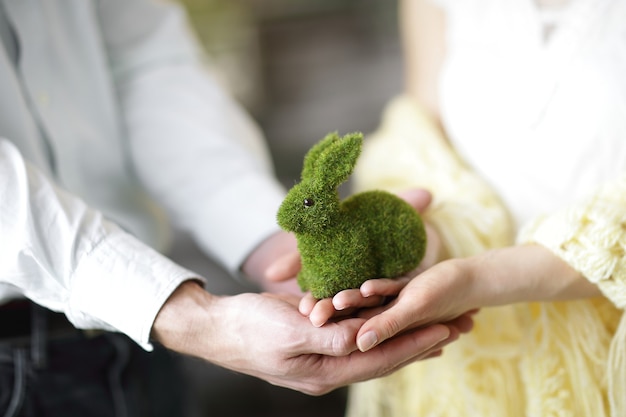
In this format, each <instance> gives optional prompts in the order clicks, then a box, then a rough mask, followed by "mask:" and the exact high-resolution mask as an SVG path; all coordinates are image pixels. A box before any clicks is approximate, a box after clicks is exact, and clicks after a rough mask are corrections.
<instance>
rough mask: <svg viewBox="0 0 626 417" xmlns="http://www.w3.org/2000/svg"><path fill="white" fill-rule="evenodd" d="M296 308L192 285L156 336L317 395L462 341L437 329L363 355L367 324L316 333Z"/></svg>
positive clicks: (176, 296)
mask: <svg viewBox="0 0 626 417" xmlns="http://www.w3.org/2000/svg"><path fill="white" fill-rule="evenodd" d="M297 303H298V298H297V297H295V296H290V295H285V296H277V295H270V294H250V293H248V294H241V295H237V296H231V297H218V296H214V295H211V294H208V293H207V292H206V291H204V289H203V288H202V287H201V286H200V285H198V284H197V283H196V282H193V281H188V282H185V283H183V284H182V285H181V286H180V287H179V288H178V289H177V290H176V291H175V292H174V293H173V294H172V295H171V297H170V298H169V299H168V301H167V302H166V303H165V304H164V306H163V307H162V309H161V311H160V312H159V314H158V315H157V317H156V320H155V322H154V325H153V333H152V335H153V337H154V339H155V340H157V341H158V342H160V343H161V344H163V345H164V346H165V347H167V348H170V349H172V350H175V351H178V352H180V353H183V354H187V355H192V356H196V357H199V358H203V359H205V360H207V361H209V362H211V363H214V364H216V365H219V366H222V367H224V368H227V369H231V370H234V371H237V372H242V373H245V374H249V375H253V376H256V377H258V378H261V379H264V380H266V381H268V382H270V383H272V384H275V385H279V386H283V387H288V388H292V389H295V390H298V391H302V392H305V393H308V394H313V395H321V394H324V393H327V392H329V391H331V390H333V389H335V388H338V387H340V386H344V385H348V384H351V383H353V382H357V381H363V380H366V379H370V378H375V377H380V376H383V375H387V374H389V373H391V372H393V371H394V370H396V369H398V368H399V367H401V366H404V365H406V364H408V363H411V362H413V361H416V360H420V359H425V358H428V357H432V356H437V355H438V354H439V353H440V351H441V348H442V347H443V346H445V345H446V344H448V343H450V342H451V341H453V340H454V339H456V338H457V337H458V331H457V330H456V328H454V327H453V326H447V325H441V324H436V325H433V326H427V327H424V328H421V329H416V330H414V331H409V332H406V333H404V334H403V335H401V336H398V337H395V338H393V339H391V340H389V341H387V342H385V343H381V344H379V345H378V346H377V347H375V348H373V349H371V350H369V351H368V352H366V353H363V352H360V351H359V350H358V349H357V346H356V334H357V331H358V330H359V328H361V326H362V325H363V324H364V322H365V319H363V318H350V319H346V320H342V321H340V322H337V323H329V324H328V325H326V326H324V327H322V328H316V327H314V326H312V325H311V323H310V322H309V320H308V318H306V317H304V316H302V315H301V314H300V313H299V312H298V310H297Z"/></svg>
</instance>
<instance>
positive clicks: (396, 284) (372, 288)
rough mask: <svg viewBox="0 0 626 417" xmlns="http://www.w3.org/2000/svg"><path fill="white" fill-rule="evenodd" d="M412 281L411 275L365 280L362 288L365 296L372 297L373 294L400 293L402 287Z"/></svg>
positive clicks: (388, 294) (362, 293)
mask: <svg viewBox="0 0 626 417" xmlns="http://www.w3.org/2000/svg"><path fill="white" fill-rule="evenodd" d="M409 281H411V279H410V278H409V277H400V278H394V279H389V278H378V279H370V280H367V281H365V282H364V283H363V284H362V285H361V288H360V291H361V295H362V296H363V297H371V296H373V295H384V296H391V295H398V293H399V292H400V291H402V288H404V287H406V285H407V284H408V283H409Z"/></svg>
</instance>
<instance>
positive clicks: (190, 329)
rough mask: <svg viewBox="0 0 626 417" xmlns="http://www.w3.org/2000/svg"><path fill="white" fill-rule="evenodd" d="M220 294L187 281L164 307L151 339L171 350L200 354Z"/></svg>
mask: <svg viewBox="0 0 626 417" xmlns="http://www.w3.org/2000/svg"><path fill="white" fill-rule="evenodd" d="M216 298H217V297H215V296H213V295H211V294H209V293H208V292H207V291H206V290H205V289H204V288H203V287H202V285H201V284H200V283H199V282H197V281H185V282H183V283H182V284H181V285H180V286H179V287H178V288H177V289H176V290H174V292H173V293H172V294H171V295H170V297H169V298H168V299H167V301H166V302H165V303H164V304H163V306H162V307H161V310H160V311H159V313H158V314H157V316H156V318H155V320H154V323H153V325H152V338H153V339H154V340H156V341H157V342H159V343H160V344H162V345H163V346H165V347H166V348H168V349H172V350H175V351H177V352H180V353H184V354H189V355H194V356H199V352H201V351H203V348H204V347H205V343H206V341H208V340H211V337H210V336H208V337H207V333H206V332H207V329H210V328H211V327H212V326H211V314H210V311H211V308H212V306H213V304H214V303H215V300H216Z"/></svg>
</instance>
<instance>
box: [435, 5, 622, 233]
mask: <svg viewBox="0 0 626 417" xmlns="http://www.w3.org/2000/svg"><path fill="white" fill-rule="evenodd" d="M439 3H440V4H442V5H443V6H444V8H445V10H446V12H447V21H446V22H447V25H448V38H447V60H446V62H445V64H444V69H443V71H442V75H441V79H440V98H441V100H440V103H441V113H442V119H443V122H444V125H445V127H446V130H447V133H448V135H449V138H450V140H451V141H452V142H453V144H454V145H455V146H456V148H457V149H458V150H459V152H460V153H461V155H462V156H463V157H464V158H465V160H466V161H467V162H468V163H469V164H470V165H472V166H473V167H474V168H475V169H476V170H477V172H478V173H479V174H481V175H482V176H483V177H484V178H485V179H487V181H489V182H490V183H491V185H492V186H493V187H494V188H495V190H496V191H497V192H498V193H499V194H500V196H501V197H502V198H503V200H504V202H505V204H506V205H507V206H508V208H509V210H510V212H511V213H512V214H513V216H514V218H515V220H516V222H517V224H518V225H521V224H523V223H525V222H526V221H527V220H529V219H530V218H532V217H534V216H536V215H540V214H543V213H546V212H550V211H552V210H554V209H556V208H559V207H561V206H563V205H564V204H567V203H569V202H573V201H575V200H577V199H579V198H581V197H583V196H584V195H586V194H587V193H589V192H591V191H592V190H593V189H594V188H595V187H596V186H597V185H599V184H601V183H604V182H606V181H609V180H611V179H614V178H615V177H617V176H618V175H619V174H620V173H621V172H624V171H625V170H626V1H624V0H575V1H571V2H570V3H569V4H567V5H566V6H564V7H563V8H560V9H558V8H557V9H554V8H551V9H545V8H542V7H540V6H538V5H537V4H536V3H535V2H534V1H533V0H462V1H461V0H445V1H440V2H439Z"/></svg>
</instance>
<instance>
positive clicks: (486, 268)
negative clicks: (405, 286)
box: [456, 245, 600, 307]
mask: <svg viewBox="0 0 626 417" xmlns="http://www.w3.org/2000/svg"><path fill="white" fill-rule="evenodd" d="M456 262H459V263H462V264H463V268H465V269H466V270H467V271H469V273H468V274H467V277H468V279H469V280H470V281H471V285H470V288H471V291H470V298H471V299H474V300H476V301H474V302H473V303H472V304H474V305H473V307H486V306H495V305H505V304H512V303H518V302H532V301H565V300H572V299H580V298H589V297H595V296H598V295H600V292H599V290H598V288H597V287H596V286H595V285H593V284H591V283H590V282H589V281H588V280H587V279H585V277H584V276H583V275H582V274H580V273H579V272H578V271H576V270H575V269H574V268H572V267H571V266H570V265H568V264H567V263H566V262H564V261H563V260H562V259H560V258H559V257H557V256H556V255H554V254H553V253H552V252H551V251H550V250H548V249H547V248H545V247H543V246H541V245H519V246H512V247H508V248H503V249H494V250H491V251H487V252H485V253H483V254H480V255H476V256H473V257H470V258H466V259H460V260H457V261H456Z"/></svg>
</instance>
